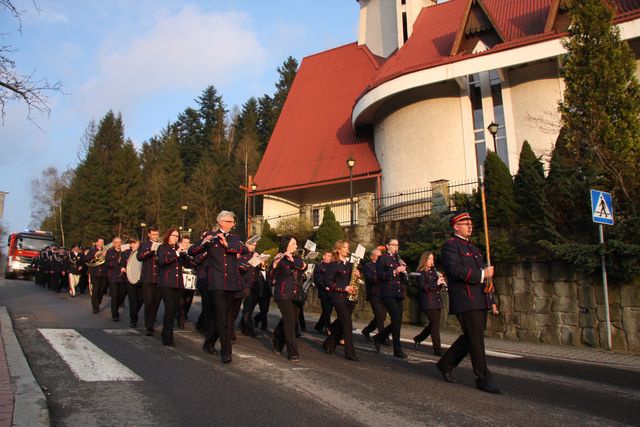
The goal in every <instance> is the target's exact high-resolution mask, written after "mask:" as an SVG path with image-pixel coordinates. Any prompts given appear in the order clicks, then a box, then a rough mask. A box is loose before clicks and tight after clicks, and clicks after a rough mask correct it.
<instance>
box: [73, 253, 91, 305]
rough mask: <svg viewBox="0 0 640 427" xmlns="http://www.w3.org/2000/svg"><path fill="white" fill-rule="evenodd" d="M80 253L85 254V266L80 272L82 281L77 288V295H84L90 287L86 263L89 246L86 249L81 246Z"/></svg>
mask: <svg viewBox="0 0 640 427" xmlns="http://www.w3.org/2000/svg"><path fill="white" fill-rule="evenodd" d="M80 253H82V255H83V256H84V268H83V269H82V273H80V281H79V283H78V287H77V288H76V295H77V294H81V295H82V294H84V293H85V292H86V291H87V289H89V271H88V268H87V265H86V264H87V254H88V253H89V248H87V249H85V248H83V247H82V246H80Z"/></svg>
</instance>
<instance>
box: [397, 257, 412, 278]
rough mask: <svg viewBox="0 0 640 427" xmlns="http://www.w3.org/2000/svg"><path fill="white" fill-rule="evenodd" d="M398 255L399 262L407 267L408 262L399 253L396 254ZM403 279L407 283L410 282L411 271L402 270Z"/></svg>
mask: <svg viewBox="0 0 640 427" xmlns="http://www.w3.org/2000/svg"><path fill="white" fill-rule="evenodd" d="M396 257H397V259H398V264H400V265H402V266H405V267H406V266H407V263H406V262H404V261H403V260H402V259H401V258H400V255H399V254H396ZM402 281H404V283H405V284H407V283H409V272H408V271H407V270H405V271H403V272H402Z"/></svg>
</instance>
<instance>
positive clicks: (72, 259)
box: [67, 251, 86, 274]
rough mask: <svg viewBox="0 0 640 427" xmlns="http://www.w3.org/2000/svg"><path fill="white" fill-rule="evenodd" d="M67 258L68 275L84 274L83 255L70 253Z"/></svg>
mask: <svg viewBox="0 0 640 427" xmlns="http://www.w3.org/2000/svg"><path fill="white" fill-rule="evenodd" d="M67 258H68V260H69V261H68V263H69V274H82V273H83V272H84V269H85V268H86V267H85V265H84V254H83V253H82V252H78V253H77V254H76V253H74V252H73V251H71V252H69V255H68V257H67ZM80 267H82V269H80Z"/></svg>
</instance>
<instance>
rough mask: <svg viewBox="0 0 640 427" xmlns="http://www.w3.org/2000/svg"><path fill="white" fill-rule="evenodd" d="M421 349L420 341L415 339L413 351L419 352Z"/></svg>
mask: <svg viewBox="0 0 640 427" xmlns="http://www.w3.org/2000/svg"><path fill="white" fill-rule="evenodd" d="M419 348H420V341H418V340H417V339H415V338H414V339H413V349H414V350H418V349H419Z"/></svg>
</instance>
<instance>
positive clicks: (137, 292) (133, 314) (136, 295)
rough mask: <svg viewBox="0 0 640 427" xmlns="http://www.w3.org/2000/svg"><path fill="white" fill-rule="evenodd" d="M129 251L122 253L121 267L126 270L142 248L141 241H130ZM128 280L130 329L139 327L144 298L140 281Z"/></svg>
mask: <svg viewBox="0 0 640 427" xmlns="http://www.w3.org/2000/svg"><path fill="white" fill-rule="evenodd" d="M128 243H129V249H127V250H126V251H122V263H121V264H120V266H121V267H122V268H124V269H125V272H126V268H127V262H128V261H129V257H130V256H131V255H132V254H133V253H135V252H136V251H137V250H138V249H139V247H140V240H138V239H129V242H128ZM125 279H126V287H127V300H128V301H129V327H131V328H135V327H137V326H138V313H139V312H140V309H141V308H142V303H143V301H144V300H143V296H142V284H141V283H140V281H138V282H136V283H131V282H130V281H129V279H128V278H127V277H125Z"/></svg>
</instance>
